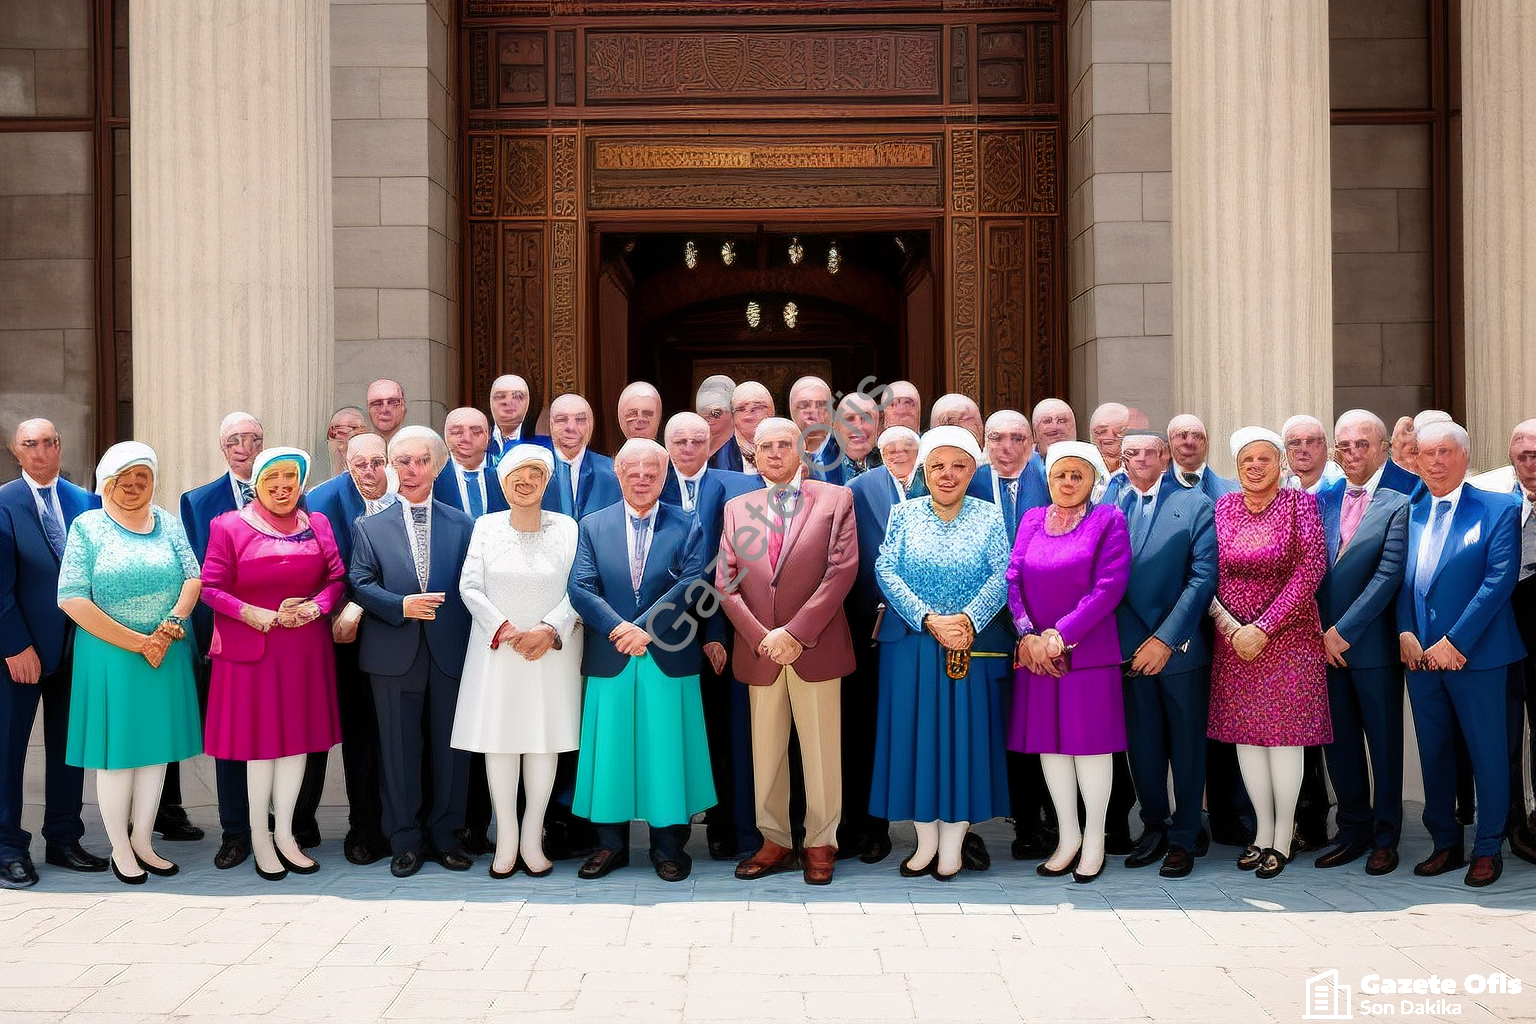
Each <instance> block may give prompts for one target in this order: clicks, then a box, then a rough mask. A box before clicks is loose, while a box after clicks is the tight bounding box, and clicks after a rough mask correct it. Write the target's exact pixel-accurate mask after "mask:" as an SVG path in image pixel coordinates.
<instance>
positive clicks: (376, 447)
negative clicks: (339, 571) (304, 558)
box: [299, 433, 395, 864]
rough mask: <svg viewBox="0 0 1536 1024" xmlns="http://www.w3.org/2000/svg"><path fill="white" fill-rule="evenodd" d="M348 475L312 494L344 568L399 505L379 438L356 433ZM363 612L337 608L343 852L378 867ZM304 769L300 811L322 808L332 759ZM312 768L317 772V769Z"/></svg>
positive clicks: (379, 832) (383, 845)
mask: <svg viewBox="0 0 1536 1024" xmlns="http://www.w3.org/2000/svg"><path fill="white" fill-rule="evenodd" d="M346 466H347V471H346V472H345V473H343V474H341V475H340V476H338V477H334V478H332V479H330V480H327V481H326V482H325V483H323V484H321V485H320V486H319V487H316V488H315V489H314V490H313V491H310V492H309V507H310V508H311V509H312V510H313V511H315V512H321V513H324V515H325V518H326V520H327V521H329V522H330V523H331V524H332V526H331V530H332V532H333V533H334V534H335V535H336V548H337V550H338V551H339V552H340V554H341V562H342V564H343V565H345V566H346V567H347V568H348V569H350V568H351V567H352V524H353V523H355V522H357V521H358V520H359V519H361V518H363V517H364V516H370V515H373V514H374V513H376V512H380V511H382V510H384V509H385V508H388V507H389V506H390V505H392V504H394V501H395V498H394V495H393V494H391V493H390V491H389V479H388V476H387V474H386V472H385V470H386V467H387V466H388V456H387V455H386V453H385V447H384V439H383V438H382V437H380V436H379V435H378V434H373V433H365V434H356V435H354V436H353V437H352V439H351V440H349V441H348V442H347V452H346ZM362 611H363V610H362V607H361V606H360V605H357V604H355V603H352V602H347V603H345V604H344V605H343V606H342V607H340V608H338V609H337V612H336V615H335V617H334V619H333V621H332V624H331V637H332V639H333V640H335V644H334V645H333V646H334V648H335V652H336V698H337V707H338V709H339V712H340V714H341V761H342V764H343V765H344V766H345V767H346V782H347V805H348V806H347V816H348V829H347V835H346V838H345V839H343V840H342V846H341V848H342V853H343V854H345V855H346V858H347V860H349V861H351V862H352V863H353V864H372V863H373V862H374V861H377V860H383V859H384V858H385V857H388V856H389V855H390V848H389V840H388V838H386V837H385V835H384V827H383V815H384V808H383V805H382V804H381V803H380V802H379V800H380V798H379V720H378V716H377V715H376V714H375V713H374V710H373V692H372V690H371V689H370V688H369V684H368V675H367V673H365V672H363V671H362V670H361V669H360V668H358V667H357V642H356V641H357V627H358V623H359V621H360V620H361V618H362ZM309 756H310V761H309V764H307V765H305V768H304V788H303V789H302V790H300V791H299V803H300V806H305V805H306V804H307V805H308V806H309V807H310V808H311V811H310V813H313V808H314V807H317V806H318V805H319V797H320V791H321V790H322V789H323V788H324V781H325V762H326V755H325V754H311V755H309ZM311 768H313V769H314V770H313V771H312V770H311Z"/></svg>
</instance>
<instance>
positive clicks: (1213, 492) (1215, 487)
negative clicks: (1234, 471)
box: [1163, 461, 1238, 505]
mask: <svg viewBox="0 0 1536 1024" xmlns="http://www.w3.org/2000/svg"><path fill="white" fill-rule="evenodd" d="M1178 471H1179V466H1178V463H1176V462H1171V461H1170V462H1169V463H1168V471H1167V472H1165V473H1164V474H1163V482H1164V483H1169V484H1172V485H1173V486H1175V487H1177V488H1179V489H1180V490H1185V491H1199V492H1200V493H1202V494H1204V495H1205V496H1206V497H1207V498H1210V499H1211V504H1213V505H1214V504H1216V499H1217V498H1219V497H1221V496H1222V495H1223V494H1230V493H1232V492H1233V491H1235V490H1237V489H1238V487H1237V481H1236V480H1228V479H1227V478H1226V477H1224V476H1220V475H1218V474H1217V472H1216V471H1215V470H1214V469H1212V468H1211V467H1210V466H1206V467H1205V472H1204V473H1201V474H1200V486H1198V487H1185V486H1184V485H1183V484H1181V483H1179V478H1178V476H1177V475H1176V474H1177V473H1178Z"/></svg>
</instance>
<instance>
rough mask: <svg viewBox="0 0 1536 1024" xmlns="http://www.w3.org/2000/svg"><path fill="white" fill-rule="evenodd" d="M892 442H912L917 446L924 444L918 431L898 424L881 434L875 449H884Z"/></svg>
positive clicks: (887, 428)
mask: <svg viewBox="0 0 1536 1024" xmlns="http://www.w3.org/2000/svg"><path fill="white" fill-rule="evenodd" d="M892 441H911V442H912V443H913V444H915V445H921V444H922V443H923V439H922V438H920V437H918V436H917V431H915V430H913V429H912V428H911V427H903V426H901V425H900V424H897V425H896V426H894V427H886V428H885V429H884V430H882V431H881V432H880V437H879V439H878V440H876V441H875V447H876V448H884V447H885V446H886V445H888V444H890V443H891V442H892Z"/></svg>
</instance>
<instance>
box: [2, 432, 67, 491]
mask: <svg viewBox="0 0 1536 1024" xmlns="http://www.w3.org/2000/svg"><path fill="white" fill-rule="evenodd" d="M63 448H64V446H63V444H62V442H60V440H59V432H58V431H57V430H56V429H54V426H53V424H52V423H50V422H49V421H48V420H45V419H42V418H40V417H39V418H35V419H30V420H22V421H21V422H20V423H18V424H17V425H16V433H15V434H13V435H12V436H11V455H12V456H13V457H14V458H15V459H16V464H17V465H19V466H20V467H21V469H22V472H24V473H26V474H27V476H29V477H31V478H32V479H33V481H34V482H36V483H38V484H41V485H42V486H44V487H51V486H52V485H53V482H54V480H56V479H58V476H59V462H60V458H59V457H60V454H61V453H62V452H63Z"/></svg>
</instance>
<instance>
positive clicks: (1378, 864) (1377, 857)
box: [1365, 847, 1397, 875]
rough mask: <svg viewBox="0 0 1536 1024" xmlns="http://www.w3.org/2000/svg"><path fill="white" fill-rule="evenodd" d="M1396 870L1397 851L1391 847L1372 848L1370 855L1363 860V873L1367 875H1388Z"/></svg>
mask: <svg viewBox="0 0 1536 1024" xmlns="http://www.w3.org/2000/svg"><path fill="white" fill-rule="evenodd" d="M1396 870H1397V851H1396V850H1394V849H1392V848H1391V847H1385V848H1382V849H1378V850H1372V851H1371V856H1370V858H1369V859H1367V860H1366V862H1365V873H1366V874H1368V875H1390V874H1391V873H1392V872H1394V871H1396Z"/></svg>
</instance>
